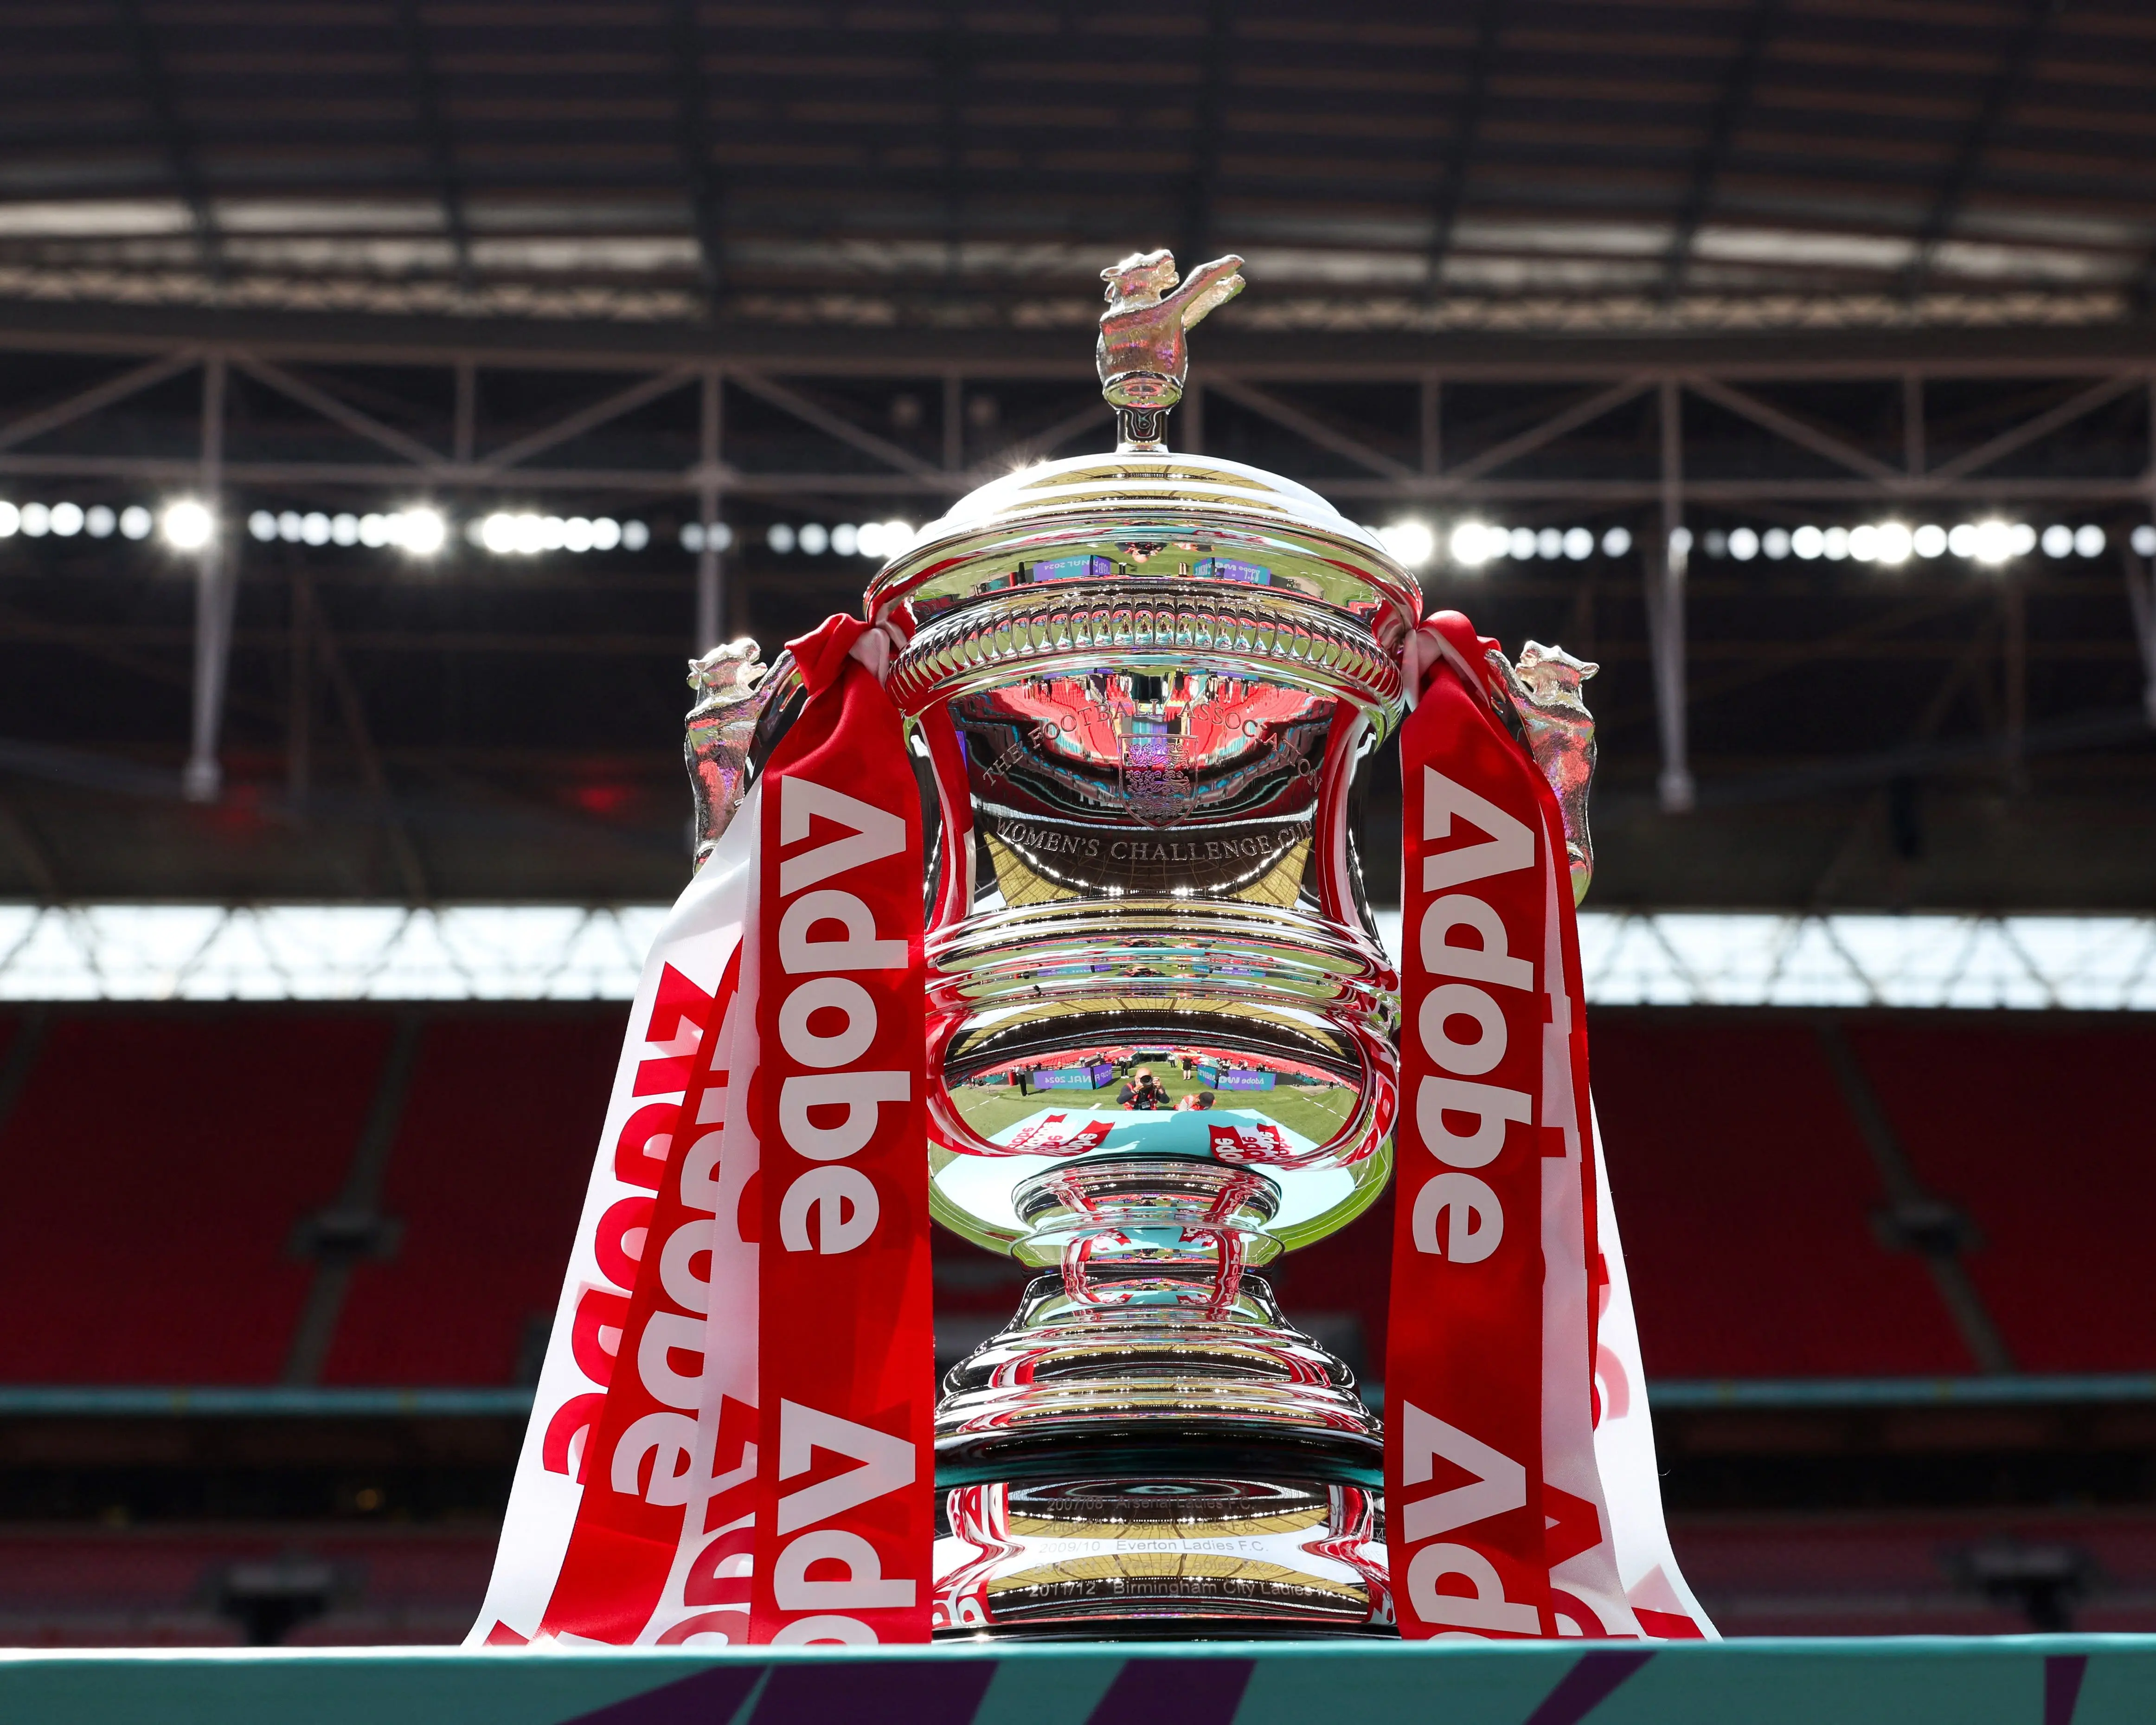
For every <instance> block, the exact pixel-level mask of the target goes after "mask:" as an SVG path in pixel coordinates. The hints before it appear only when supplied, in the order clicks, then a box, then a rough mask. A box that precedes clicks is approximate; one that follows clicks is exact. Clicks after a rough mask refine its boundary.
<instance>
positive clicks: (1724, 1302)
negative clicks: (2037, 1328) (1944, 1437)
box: [1594, 1014, 1974, 1378]
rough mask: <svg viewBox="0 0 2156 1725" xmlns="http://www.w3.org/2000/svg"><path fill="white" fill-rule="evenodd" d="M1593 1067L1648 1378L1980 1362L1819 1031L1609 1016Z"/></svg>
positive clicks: (1887, 1370)
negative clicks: (1897, 1229)
mask: <svg viewBox="0 0 2156 1725" xmlns="http://www.w3.org/2000/svg"><path fill="white" fill-rule="evenodd" d="M1594 1093H1595V1098H1596V1104H1597V1107H1598V1110H1599V1116H1600V1120H1601V1125H1602V1133H1603V1144H1604V1153H1605V1155H1606V1157H1607V1158H1608V1161H1609V1183H1610V1189H1611V1193H1612V1194H1613V1196H1614V1199H1615V1200H1616V1204H1617V1217H1618V1222H1619V1224H1620V1227H1621V1228H1622V1230H1623V1231H1624V1242H1625V1265H1626V1266H1627V1268H1628V1270H1629V1271H1630V1276H1631V1281H1632V1299H1633V1304H1634V1306H1635V1309H1636V1311H1637V1312H1638V1315H1639V1322H1640V1351H1641V1354H1642V1358H1643V1361H1644V1363H1645V1366H1646V1368H1647V1371H1648V1373H1649V1374H1650V1376H1651V1377H1656V1378H1790V1377H1806V1376H1825V1377H1835V1376H1847V1377H1854V1376H1862V1375H1866V1374H1874V1373H1876V1374H1881V1375H1896V1374H1902V1373H1964V1372H1969V1371H1971V1370H1973V1369H1974V1362H1973V1361H1972V1360H1971V1359H1970V1358H1969V1353H1968V1350H1967V1349H1966V1348H1964V1347H1963V1345H1962V1343H1961V1340H1960V1338H1959V1337H1958V1335H1957V1334H1956V1333H1955V1332H1954V1329H1953V1324H1952V1323H1951V1322H1949V1320H1948V1316H1947V1312H1946V1308H1945V1307H1943V1305H1942V1304H1941V1303H1940V1301H1939V1299H1938V1294H1937V1292H1936V1291H1934V1289H1933V1286H1932V1282H1931V1279H1930V1276H1929V1275H1928V1273H1927V1271H1926V1270H1925V1267H1924V1265H1923V1263H1922V1260H1920V1259H1918V1258H1917V1257H1916V1256H1915V1255H1913V1254H1909V1253H1900V1252H1892V1251H1889V1250H1886V1248H1885V1247H1884V1246H1882V1245H1881V1244H1880V1243H1879V1240H1878V1239H1877V1237H1876V1235H1874V1234H1873V1232H1872V1230H1871V1224H1870V1222H1869V1219H1868V1217H1869V1214H1870V1212H1871V1211H1872V1210H1873V1209H1876V1208H1877V1207H1878V1206H1879V1205H1880V1204H1882V1203H1883V1202H1884V1198H1885V1194H1884V1193H1883V1191H1882V1190H1881V1185H1880V1182H1879V1178H1878V1175H1877V1173H1876V1170H1875V1168H1874V1167H1873V1165H1872V1163H1871V1158H1870V1156H1869V1154H1868V1153H1867V1152H1866V1148H1865V1146H1864V1142H1863V1140H1862V1139H1861V1138H1860V1137H1858V1135H1857V1130H1856V1126H1855V1124H1854V1123H1853V1122H1852V1121H1851V1117H1850V1114H1849V1111H1848V1109H1847V1107H1846V1106H1845V1105H1844V1103H1843V1101H1842V1098H1841V1096H1840V1092H1839V1091H1837V1090H1836V1088H1835V1081H1834V1078H1833V1075H1832V1074H1831V1073H1830V1071H1829V1070H1828V1068H1827V1065H1826V1063H1825V1059H1824V1058H1823V1057H1822V1055H1820V1050H1819V1046H1818V1044H1817V1042H1816V1041H1815V1039H1814V1035H1813V1033H1812V1031H1811V1029H1809V1026H1807V1025H1805V1024H1802V1023H1775V1022H1760V1021H1757V1020H1755V1021H1753V1022H1751V1023H1748V1024H1737V1023H1731V1022H1727V1021H1702V1020H1698V1019H1685V1020H1680V1021H1676V1022H1669V1023H1656V1022H1654V1021H1652V1020H1651V1019H1648V1018H1646V1017H1645V1015H1644V1014H1625V1015H1616V1014H1598V1015H1597V1016H1596V1018H1595V1019H1594Z"/></svg>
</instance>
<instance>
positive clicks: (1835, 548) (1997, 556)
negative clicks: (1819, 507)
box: [1678, 521, 2156, 567]
mask: <svg viewBox="0 0 2156 1725" xmlns="http://www.w3.org/2000/svg"><path fill="white" fill-rule="evenodd" d="M1679 532H1680V533H1682V534H1683V542H1682V543H1681V545H1680V546H1679V547H1678V548H1679V549H1681V550H1685V551H1689V550H1690V549H1691V535H1690V534H1688V533H1683V530H1682V529H1680V530H1679ZM2106 544H2107V537H2106V536H2105V533H2104V531H2103V529H2102V528H2101V527H2099V526H2097V525H2096V524H2095V523H2094V522H2093V521H2089V522H2084V523H2083V524H2082V526H2078V527H2069V526H2066V524H2065V523H2063V522H2054V523H2053V524H2052V525H2051V526H2048V527H2046V528H2045V529H2044V530H2043V531H2042V532H2041V533H2039V532H2038V531H2036V529H2035V527H2033V526H2030V524H2029V523H2028V522H2027V521H1962V522H1959V523H1958V524H1957V525H1956V526H1951V527H1942V526H1938V525H1937V524H1936V523H1927V524H1926V525H1924V526H1920V527H1912V526H1905V525H1904V524H1903V523H1902V522H1900V521H1878V522H1875V523H1867V524H1866V525H1864V526H1855V527H1811V526H1804V527H1769V528H1768V529H1767V530H1766V531H1764V532H1755V531H1753V529H1751V528H1750V527H1732V528H1731V529H1730V530H1729V531H1727V533H1722V532H1719V531H1717V532H1712V533H1709V534H1707V536H1706V539H1705V544H1704V549H1705V550H1706V552H1707V555H1708V556H1709V557H1734V558H1735V559H1736V560H1737V561H1738V562H1740V563H1748V562H1751V561H1752V559H1753V558H1754V557H1770V558H1774V559H1776V560H1779V559H1781V558H1783V557H1796V558H1799V559H1800V560H1801V561H1803V562H1812V561H1814V560H1815V559H1816V558H1820V557H1825V558H1826V559H1827V561H1828V562H1842V561H1843V560H1845V559H1848V560H1851V561H1854V562H1860V563H1884V564H1886V565H1887V566H1889V567H1892V566H1894V565H1896V564H1899V563H1906V562H1908V561H1909V559H1910V558H1911V557H1924V558H1931V557H1945V556H1948V555H1949V554H1951V555H1953V556H1954V557H1967V558H1969V559H1970V560H1971V561H1972V562H1979V563H1994V564H1996V563H2004V562H2007V561H2009V560H2010V559H2011V558H2014V557H2027V556H2028V555H2029V554H2030V552H2033V551H2035V550H2037V549H2038V548H2039V547H2041V549H2042V551H2043V553H2044V555H2045V556H2046V557H2101V556H2102V554H2103V548H2104V546H2105V545H2106ZM2133 548H2134V549H2135V550H2136V551H2138V552H2140V553H2141V554H2142V555H2143V557H2146V556H2148V555H2149V554H2150V553H2151V552H2156V526H2139V527H2136V528H2135V529H2134V530H2133Z"/></svg>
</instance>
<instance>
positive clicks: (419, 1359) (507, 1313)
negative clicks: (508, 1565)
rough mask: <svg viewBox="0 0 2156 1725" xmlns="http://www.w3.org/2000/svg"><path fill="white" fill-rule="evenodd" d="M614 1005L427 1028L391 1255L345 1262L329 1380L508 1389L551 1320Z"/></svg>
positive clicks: (401, 1166)
mask: <svg viewBox="0 0 2156 1725" xmlns="http://www.w3.org/2000/svg"><path fill="white" fill-rule="evenodd" d="M623 1019H624V1013H623V1012H622V1010H621V1009H619V1007H615V1008H598V1009H590V1010H586V1011H578V1012H574V1013H567V1014H563V1013H551V1014H517V1013H515V1012H496V1013H491V1014H456V1015H453V1016H452V1015H444V1016H443V1017H441V1018H439V1019H434V1020H433V1021H431V1022H430V1023H429V1024H428V1026H427V1028H426V1031H425V1034H424V1035H423V1038H422V1040H421V1042H420V1045H419V1054H418V1067H417V1070H415V1071H414V1073H413V1079H412V1087H411V1091H410V1093H409V1095H408V1097H407V1099H406V1101H405V1104H404V1111H403V1119H402V1122H401V1126H400V1129H399V1131H398V1137H397V1143H396V1147H395V1149H394V1150H393V1152H392V1153H391V1156H390V1158H389V1166H388V1178H387V1180H386V1183H385V1184H384V1189H383V1194H382V1202H383V1207H384V1209H386V1211H387V1212H388V1214H390V1215H392V1216H393V1217H395V1218H397V1219H398V1221H399V1222H401V1223H402V1224H403V1237H402V1239H401V1240H400V1241H399V1242H398V1249H397V1255H396V1256H395V1257H394V1258H393V1260H390V1261H388V1262H387V1263H378V1264H377V1263H370V1264H362V1265H361V1266H357V1269H356V1270H355V1271H354V1272H353V1276H352V1292H351V1295H350V1297H349V1299H348V1300H347V1301H346V1307H345V1311H344V1313H343V1317H342V1319H341V1322H340V1323H339V1324H338V1327H337V1332H336V1343H335V1345H334V1347H333V1348H331V1353H330V1356H329V1363H328V1368H327V1370H326V1373H325V1379H326V1381H327V1382H329V1383H332V1384H510V1383H514V1382H515V1381H516V1377H517V1374H518V1371H519V1368H520V1366H523V1367H525V1368H526V1369H528V1368H530V1367H531V1365H532V1364H533V1362H531V1361H530V1360H528V1359H526V1358H524V1354H525V1351H526V1347H527V1344H528V1343H529V1341H530V1332H531V1329H532V1327H533V1326H534V1325H535V1323H536V1325H538V1326H540V1327H542V1337H543V1327H544V1325H545V1324H546V1323H547V1321H548V1320H550V1319H551V1318H552V1315H553V1311H554V1305H555V1301H556V1300H557V1297H558V1296H559V1295H560V1293H561V1290H562V1266H563V1265H564V1264H565V1263H566V1262H567V1258H568V1251H569V1242H570V1240H571V1238H572V1235H574V1233H575V1231H576V1225H577V1213H578V1211H579V1210H580V1209H582V1207H583V1198H584V1187H585V1184H586V1183H587V1182H588V1180H589V1178H590V1176H591V1168H592V1155H593V1149H594V1147H596V1146H597V1144H598V1136H599V1128H600V1127H601V1125H602V1124H603V1121H604V1117H605V1114H606V1102H607V1091H608V1086H609V1085H610V1084H611V1083H612V1082H613V1070H614V1063H615V1060H616V1057H617V1056H618V1055H619V1051H620V1046H621V1036H622V1023H623Z"/></svg>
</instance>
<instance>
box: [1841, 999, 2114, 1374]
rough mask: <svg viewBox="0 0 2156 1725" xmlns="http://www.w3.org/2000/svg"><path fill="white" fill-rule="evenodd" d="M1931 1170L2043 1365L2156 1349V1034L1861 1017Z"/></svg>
mask: <svg viewBox="0 0 2156 1725" xmlns="http://www.w3.org/2000/svg"><path fill="white" fill-rule="evenodd" d="M1850 1041H1851V1046H1852V1047H1853V1048H1854V1049H1855V1050H1856V1053H1857V1055H1858V1057H1859V1058H1860V1059H1861V1060H1862V1061H1863V1063H1864V1065H1865V1069H1866V1073H1867V1074H1868V1076H1870V1078H1871V1083H1872V1086H1873V1087H1874V1089H1875V1090H1876V1091H1877V1092H1878V1095H1879V1098H1880V1101H1881V1104H1882V1106H1884V1107H1885V1108H1886V1112H1887V1115H1888V1117H1889V1118H1890V1119H1891V1120H1892V1122H1893V1126H1894V1131H1895V1134H1896V1136H1897V1137H1898V1138H1899V1139H1900V1141H1901V1142H1902V1146H1903V1147H1904V1148H1905V1150H1906V1151H1907V1154H1908V1156H1909V1158H1910V1161H1911V1163H1912V1165H1913V1166H1914V1168H1916V1171H1917V1175H1918V1177H1919V1178H1921V1179H1922V1181H1923V1182H1924V1183H1925V1185H1926V1186H1927V1187H1928V1189H1931V1190H1932V1191H1933V1192H1935V1193H1937V1194H1939V1195H1940V1196H1942V1197H1943V1198H1946V1199H1950V1200H1952V1201H1953V1202H1954V1203H1956V1204H1958V1205H1960V1206H1961V1208H1962V1209H1963V1210H1964V1211H1965V1212H1966V1213H1967V1214H1968V1216H1969V1219H1970V1220H1971V1221H1972V1222H1974V1224H1975V1225H1976V1228H1977V1230H1978V1234H1979V1239H1978V1240H1977V1241H1976V1243H1975V1245H1974V1247H1973V1248H1972V1249H1971V1250H1969V1254H1968V1256H1967V1262H1968V1265H1969V1276H1970V1278H1971V1279H1972V1280H1973V1281H1974V1282H1975V1284H1976V1287H1977V1291H1978V1292H1979V1294H1980V1295H1982V1296H1983V1298H1984V1305H1985V1307H1986V1308H1987V1309H1988V1310H1989V1312H1990V1313H1991V1315H1992V1319H1993V1321H1994V1322H1995V1323H1996V1324H1997V1325H1998V1326H1999V1332H2000V1334H2001V1336H2002V1337H2004V1339H2005V1343H2006V1347H2007V1351H2008V1353H2010V1355H2011V1356H2012V1357H2013V1359H2014V1363H2015V1364H2016V1365H2017V1366H2019V1367H2020V1368H2021V1369H2022V1370H2024V1371H2030V1372H2097V1371H2121V1370H2146V1369H2147V1368H2148V1367H2150V1366H2151V1365H2152V1364H2156V1299H2151V1298H2150V1297H2149V1286H2148V1217H2149V1216H2150V1215H2151V1214H2156V1158H2152V1157H2151V1156H2149V1155H2148V1153H2146V1146H2147V1144H2148V1132H2149V1128H2148V1117H2149V1115H2148V1109H2149V1103H2148V1089H2149V1081H2150V1077H2151V1075H2152V1074H2156V1034H2151V1033H2150V1032H2149V1031H2148V1029H2143V1028H2137V1027H2133V1026H2121V1027H2118V1028H2115V1029H2114V1028H2103V1029H2092V1028H2089V1027H2087V1026H2086V1025H2076V1026H2074V1027H2073V1028H2072V1029H2071V1030H2070V1031H2068V1030H2063V1029H2062V1028H2061V1027H2059V1026H2056V1025H2055V1024H2053V1023H2052V1022H2051V1020H2050V1019H2047V1018H2034V1019H2023V1020H2021V1021H2020V1022H2019V1023H2018V1024H2014V1025H2013V1026H2011V1027H2005V1026H2002V1027H2000V1028H1998V1029H1965V1028H1962V1027H1960V1026H1956V1027H1954V1028H1953V1029H1942V1028H1936V1027H1933V1026H1930V1025H1922V1024H1881V1025H1876V1026H1861V1027H1859V1028H1857V1029H1855V1030H1854V1031H1853V1032H1852V1033H1851V1038H1850Z"/></svg>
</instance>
